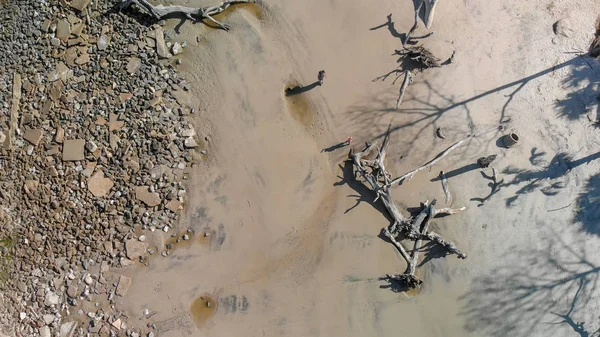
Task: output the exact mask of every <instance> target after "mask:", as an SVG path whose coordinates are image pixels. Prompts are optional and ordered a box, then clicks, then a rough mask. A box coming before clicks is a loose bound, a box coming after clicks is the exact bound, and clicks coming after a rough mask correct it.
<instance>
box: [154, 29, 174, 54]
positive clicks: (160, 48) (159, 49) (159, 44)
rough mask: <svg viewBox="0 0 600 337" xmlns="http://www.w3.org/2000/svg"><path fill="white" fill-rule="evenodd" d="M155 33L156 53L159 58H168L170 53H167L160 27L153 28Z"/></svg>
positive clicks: (163, 34)
mask: <svg viewBox="0 0 600 337" xmlns="http://www.w3.org/2000/svg"><path fill="white" fill-rule="evenodd" d="M155 35H156V54H158V57H159V58H163V59H166V58H169V57H171V54H170V53H169V49H168V48H167V44H166V43H165V33H164V32H163V30H162V28H157V29H156V30H155Z"/></svg>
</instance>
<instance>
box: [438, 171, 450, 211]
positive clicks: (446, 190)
mask: <svg viewBox="0 0 600 337" xmlns="http://www.w3.org/2000/svg"><path fill="white" fill-rule="evenodd" d="M440 178H441V179H442V190H444V195H446V204H447V203H452V194H450V187H449V186H448V178H446V174H445V173H444V171H440Z"/></svg>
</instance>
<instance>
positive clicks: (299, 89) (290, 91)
mask: <svg viewBox="0 0 600 337" xmlns="http://www.w3.org/2000/svg"><path fill="white" fill-rule="evenodd" d="M318 86H319V81H316V82H314V83H311V84H309V85H307V86H302V85H297V86H295V87H291V88H286V89H285V95H286V96H294V95H298V94H302V93H305V92H307V91H309V90H312V89H314V88H316V87H318Z"/></svg>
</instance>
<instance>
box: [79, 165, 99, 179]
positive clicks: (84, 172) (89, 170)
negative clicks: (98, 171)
mask: <svg viewBox="0 0 600 337" xmlns="http://www.w3.org/2000/svg"><path fill="white" fill-rule="evenodd" d="M96 164H97V163H96V162H95V161H90V162H88V163H87V164H86V165H85V169H83V170H82V171H81V174H82V175H84V176H85V177H87V178H90V177H91V176H92V173H94V169H95V168H96ZM88 184H89V182H88Z"/></svg>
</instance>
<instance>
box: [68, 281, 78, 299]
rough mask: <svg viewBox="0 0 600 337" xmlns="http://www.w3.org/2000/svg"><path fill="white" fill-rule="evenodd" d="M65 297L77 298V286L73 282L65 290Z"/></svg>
mask: <svg viewBox="0 0 600 337" xmlns="http://www.w3.org/2000/svg"><path fill="white" fill-rule="evenodd" d="M67 296H69V297H71V298H77V296H79V286H78V285H77V283H75V282H73V283H71V285H70V286H69V287H68V288H67Z"/></svg>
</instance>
